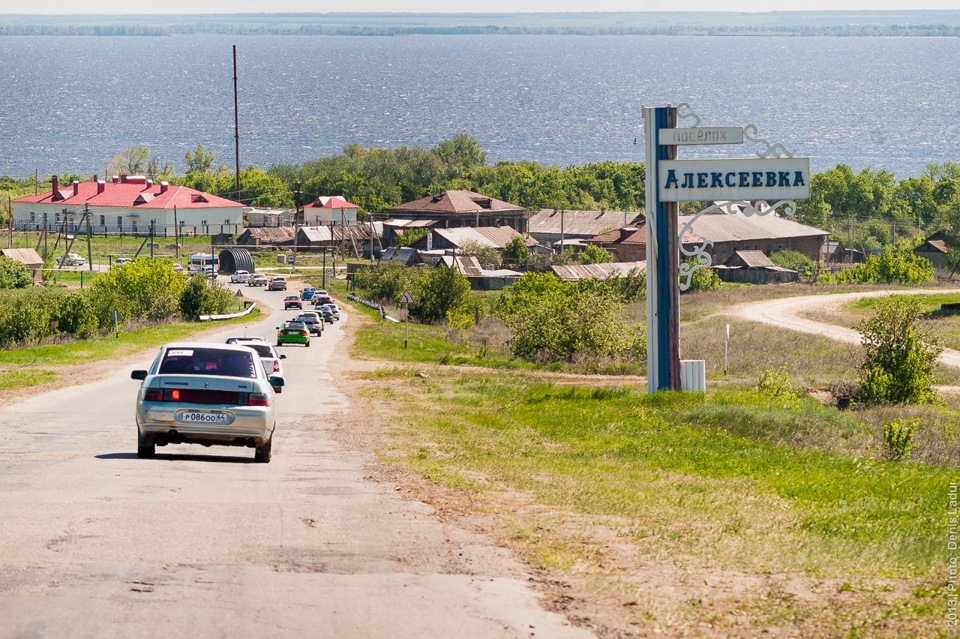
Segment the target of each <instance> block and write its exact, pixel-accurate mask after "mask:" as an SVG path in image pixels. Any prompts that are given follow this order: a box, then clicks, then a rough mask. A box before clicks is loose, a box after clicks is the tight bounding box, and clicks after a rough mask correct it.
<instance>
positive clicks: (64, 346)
mask: <svg viewBox="0 0 960 639" xmlns="http://www.w3.org/2000/svg"><path fill="white" fill-rule="evenodd" d="M261 316H262V313H261V311H260V310H259V309H254V311H253V312H251V313H250V314H249V315H246V316H245V317H238V318H234V319H230V320H224V321H222V322H217V323H216V325H215V326H216V328H219V327H221V326H224V325H246V324H249V323H251V322H255V321H257V319H258V318H259V317H261ZM211 328H214V325H213V324H212V323H209V322H204V323H197V322H175V323H172V324H161V325H150V326H143V327H140V328H136V329H133V330H129V331H121V332H120V334H119V336H115V334H111V335H108V336H103V337H96V338H91V339H86V340H70V341H65V342H60V343H49V344H40V345H37V346H30V347H26V348H18V349H9V350H0V391H3V390H17V389H21V388H29V387H32V386H37V385H40V384H46V383H51V382H56V381H57V380H58V379H60V378H61V377H62V373H63V372H64V368H65V367H76V366H82V365H84V364H89V363H90V362H97V361H104V360H111V359H118V358H121V357H126V356H127V355H132V354H134V353H139V352H142V351H144V350H148V349H150V348H154V347H159V346H161V345H163V344H166V343H167V342H172V341H177V340H182V339H188V338H190V337H192V336H193V335H196V334H197V333H199V332H203V331H207V330H210V329H211Z"/></svg>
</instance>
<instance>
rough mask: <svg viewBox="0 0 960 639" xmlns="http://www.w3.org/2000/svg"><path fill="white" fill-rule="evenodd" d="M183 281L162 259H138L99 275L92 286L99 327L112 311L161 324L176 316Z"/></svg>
mask: <svg viewBox="0 0 960 639" xmlns="http://www.w3.org/2000/svg"><path fill="white" fill-rule="evenodd" d="M184 286H186V278H185V277H184V275H183V274H181V273H177V272H176V271H174V270H173V269H171V268H170V264H169V263H167V262H166V261H163V260H151V259H140V260H138V261H136V262H132V263H129V264H124V265H123V266H115V267H114V268H112V269H110V271H108V272H106V273H102V274H100V275H99V276H98V277H97V278H96V279H95V280H94V281H93V286H92V287H91V291H92V295H93V298H92V299H93V304H94V308H95V309H96V313H97V317H98V318H99V321H100V325H101V326H107V325H109V324H110V317H111V315H112V314H113V311H114V310H118V311H120V313H121V314H122V315H123V316H124V318H126V319H127V320H135V319H147V320H152V321H160V320H164V319H167V318H169V317H172V316H174V315H176V314H177V310H178V306H179V302H180V294H181V293H182V292H183V289H184Z"/></svg>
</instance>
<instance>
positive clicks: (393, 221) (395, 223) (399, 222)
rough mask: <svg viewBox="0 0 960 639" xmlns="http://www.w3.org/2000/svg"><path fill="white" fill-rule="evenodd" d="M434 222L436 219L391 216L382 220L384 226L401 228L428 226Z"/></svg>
mask: <svg viewBox="0 0 960 639" xmlns="http://www.w3.org/2000/svg"><path fill="white" fill-rule="evenodd" d="M436 223H437V220H405V219H401V218H398V217H392V218H390V219H389V220H384V221H383V222H382V224H383V225H384V226H390V227H393V228H401V229H413V228H430V227H431V226H433V225H435V224H436Z"/></svg>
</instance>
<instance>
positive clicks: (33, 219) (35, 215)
mask: <svg viewBox="0 0 960 639" xmlns="http://www.w3.org/2000/svg"><path fill="white" fill-rule="evenodd" d="M30 221H31V222H36V221H37V214H36V213H35V212H34V211H30Z"/></svg>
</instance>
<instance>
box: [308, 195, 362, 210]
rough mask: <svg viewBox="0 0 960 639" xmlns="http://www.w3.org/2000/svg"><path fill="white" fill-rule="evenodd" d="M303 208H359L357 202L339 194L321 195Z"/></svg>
mask: <svg viewBox="0 0 960 639" xmlns="http://www.w3.org/2000/svg"><path fill="white" fill-rule="evenodd" d="M303 208H305V209H355V208H358V207H357V205H356V204H353V203H351V202H348V201H346V200H345V199H343V198H342V197H340V196H339V195H321V196H320V197H318V198H317V199H316V200H314V201H313V202H310V204H307V205H306V206H304V207H303Z"/></svg>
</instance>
